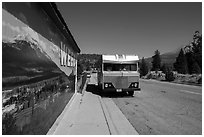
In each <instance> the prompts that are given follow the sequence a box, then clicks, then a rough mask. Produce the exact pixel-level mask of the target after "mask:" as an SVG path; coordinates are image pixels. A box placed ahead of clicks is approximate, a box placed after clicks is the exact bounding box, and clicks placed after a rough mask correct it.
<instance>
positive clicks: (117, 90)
mask: <svg viewBox="0 0 204 137" xmlns="http://www.w3.org/2000/svg"><path fill="white" fill-rule="evenodd" d="M140 90H141V89H140V88H127V89H115V88H106V89H103V90H102V92H118V93H119V92H129V91H140Z"/></svg>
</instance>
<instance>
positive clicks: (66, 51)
mask: <svg viewBox="0 0 204 137" xmlns="http://www.w3.org/2000/svg"><path fill="white" fill-rule="evenodd" d="M23 4H25V3H22V5H23ZM26 5H27V6H28V7H27V8H31V7H32V6H31V5H32V4H29V3H26ZM4 6H5V5H4ZM24 9H26V8H24ZM29 12H34V13H38V14H37V16H35V17H36V18H35V19H36V20H39V22H40V21H41V20H43V21H42V22H41V23H42V24H41V25H39V27H42V26H43V27H44V28H45V29H44V30H42V31H45V30H47V31H46V33H47V34H48V35H47V37H45V36H42V35H41V34H44V33H43V32H42V33H39V32H37V31H36V30H34V29H35V24H36V22H34V23H29V22H30V20H29V19H28V18H27V17H28V16H29V14H27V15H25V14H26V13H27V12H26V13H25V14H23V13H22V12H20V13H18V18H16V15H15V16H14V14H13V13H12V14H11V13H10V12H8V11H7V10H5V9H2V89H3V91H2V100H3V101H2V133H3V134H46V133H47V132H48V130H49V128H50V127H51V126H52V124H53V123H54V121H55V120H56V118H57V117H58V115H59V114H60V113H61V112H62V110H63V108H64V107H65V106H66V104H67V103H68V102H69V100H70V99H71V97H72V96H73V94H74V91H75V76H76V72H75V70H76V68H75V67H76V53H74V51H73V49H72V48H71V47H70V46H69V42H67V40H66V39H65V38H64V36H63V35H62V34H61V32H60V31H59V30H58V29H57V28H56V26H55V25H53V22H52V21H51V20H50V19H49V18H48V16H46V15H45V14H42V12H41V13H40V12H39V11H38V10H36V9H33V10H29ZM19 18H20V19H19ZM31 27H32V28H31ZM48 37H49V38H48ZM65 44H66V45H65Z"/></svg>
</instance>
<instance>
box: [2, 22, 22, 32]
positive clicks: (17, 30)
mask: <svg viewBox="0 0 204 137" xmlns="http://www.w3.org/2000/svg"><path fill="white" fill-rule="evenodd" d="M2 27H3V28H4V27H8V28H10V29H11V30H12V31H15V32H17V33H20V32H21V30H20V28H19V27H17V26H12V25H11V24H10V23H6V22H4V21H2Z"/></svg>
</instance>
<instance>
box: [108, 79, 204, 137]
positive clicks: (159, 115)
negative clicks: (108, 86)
mask: <svg viewBox="0 0 204 137" xmlns="http://www.w3.org/2000/svg"><path fill="white" fill-rule="evenodd" d="M140 81H141V82H140V83H141V89H142V90H141V92H135V94H134V97H113V98H112V99H113V101H114V102H115V103H116V105H117V106H118V107H119V108H120V109H121V111H122V112H123V114H124V115H125V116H126V118H127V119H128V120H129V121H130V123H131V124H132V125H133V126H134V127H135V129H136V130H137V131H138V133H139V134H143V135H145V134H148V135H149V134H154V135H174V134H177V135H180V134H182V135H189V134H202V93H201V92H202V89H201V87H196V86H188V85H179V84H173V83H164V82H163V83H162V82H158V81H153V80H140Z"/></svg>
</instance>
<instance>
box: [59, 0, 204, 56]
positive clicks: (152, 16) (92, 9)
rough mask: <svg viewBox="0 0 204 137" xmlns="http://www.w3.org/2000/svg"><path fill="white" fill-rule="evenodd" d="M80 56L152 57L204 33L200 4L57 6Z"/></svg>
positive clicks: (65, 4)
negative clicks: (128, 55) (157, 52)
mask: <svg viewBox="0 0 204 137" xmlns="http://www.w3.org/2000/svg"><path fill="white" fill-rule="evenodd" d="M57 6H58V9H59V11H60V12H61V14H62V16H63V18H64V20H65V22H66V23H67V26H68V28H69V29H70V31H71V33H72V35H73V37H74V39H75V41H76V42H77V44H78V46H79V48H80V49H81V53H86V54H131V55H132V54H136V55H138V56H139V58H142V57H151V56H153V55H154V51H155V50H159V51H160V53H161V54H163V53H167V52H171V51H174V50H176V49H178V48H181V47H182V46H185V45H187V44H189V43H190V42H191V41H192V38H193V34H194V32H195V31H196V30H198V31H200V33H202V3H201V2H194V3H193V2H185V3H184V2H182V3H177V2H174V3H168V2H163V3H159V2H155V3H151V2H145V3H142V2H106V3H105V2H95V3H91V2H76V3H74V2H58V3H57Z"/></svg>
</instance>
